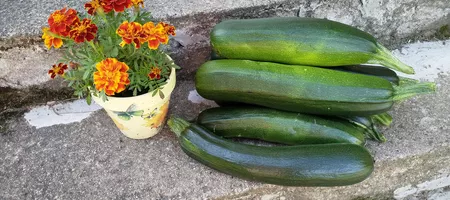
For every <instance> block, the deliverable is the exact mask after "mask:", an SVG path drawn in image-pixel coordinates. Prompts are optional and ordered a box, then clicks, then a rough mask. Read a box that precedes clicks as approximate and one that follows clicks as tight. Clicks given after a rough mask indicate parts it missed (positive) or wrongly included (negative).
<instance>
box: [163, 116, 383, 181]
mask: <svg viewBox="0 0 450 200" xmlns="http://www.w3.org/2000/svg"><path fill="white" fill-rule="evenodd" d="M168 125H169V127H170V128H171V130H172V131H173V132H174V133H175V134H176V135H177V137H178V141H179V143H180V146H181V149H182V150H183V151H184V152H185V153H186V154H187V155H188V156H190V157H192V158H193V159H195V160H197V161H199V162H200V163H202V164H204V165H206V166H208V167H211V168H213V169H215V170H218V171H220V172H223V173H226V174H229V175H232V176H236V177H240V178H243V179H247V180H252V181H259V182H263V183H270V184H277V185H286V186H341V185H350V184H355V183H358V182H361V181H363V180H364V179H366V178H367V177H368V176H369V175H370V174H371V173H372V171H373V168H374V166H373V163H374V161H373V158H372V156H371V155H370V153H369V152H368V151H367V149H365V148H364V147H362V146H360V145H356V144H349V143H336V144H320V145H297V146H257V145H249V144H243V143H238V142H233V141H231V140H226V139H222V138H220V137H219V136H216V135H214V134H213V133H211V132H210V131H208V130H207V129H205V128H203V127H201V126H198V125H196V124H190V123H188V122H187V121H185V120H183V119H180V118H175V117H172V118H170V119H169V120H168Z"/></svg>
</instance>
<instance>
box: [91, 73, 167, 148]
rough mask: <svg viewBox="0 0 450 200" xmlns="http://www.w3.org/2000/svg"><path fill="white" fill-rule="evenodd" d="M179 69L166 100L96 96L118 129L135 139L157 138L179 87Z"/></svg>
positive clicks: (148, 95) (165, 97) (146, 96)
mask: <svg viewBox="0 0 450 200" xmlns="http://www.w3.org/2000/svg"><path fill="white" fill-rule="evenodd" d="M175 79H176V75H175V68H172V72H171V73H170V76H169V79H168V80H167V84H166V85H164V86H163V89H161V91H162V92H163V94H164V98H161V97H160V96H159V95H158V94H156V95H155V96H152V93H153V92H149V93H146V94H142V95H138V96H133V97H108V101H103V100H102V99H100V98H98V97H95V96H92V99H93V100H94V101H95V102H96V103H97V104H99V105H100V106H102V107H103V108H104V109H105V111H106V112H107V113H108V115H109V116H110V117H111V119H112V120H113V121H114V123H115V124H116V125H117V128H119V129H120V131H121V132H122V133H123V134H124V135H125V136H127V137H129V138H132V139H146V138H149V137H152V136H154V135H156V134H157V133H158V132H159V131H160V130H161V129H162V127H163V126H164V122H165V119H166V115H167V111H168V110H169V100H170V95H171V93H172V91H173V89H174V88H175V82H176V80H175Z"/></svg>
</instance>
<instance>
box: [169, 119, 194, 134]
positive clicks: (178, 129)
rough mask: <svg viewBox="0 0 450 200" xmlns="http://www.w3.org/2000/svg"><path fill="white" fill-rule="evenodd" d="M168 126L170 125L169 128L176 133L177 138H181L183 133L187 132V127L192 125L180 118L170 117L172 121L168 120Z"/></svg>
mask: <svg viewBox="0 0 450 200" xmlns="http://www.w3.org/2000/svg"><path fill="white" fill-rule="evenodd" d="M167 125H169V128H170V130H171V131H172V132H174V133H175V134H176V135H177V137H180V136H181V133H182V132H183V131H184V130H186V128H187V127H189V126H190V125H191V124H190V123H189V122H188V121H186V120H184V119H181V118H179V117H174V116H170V119H169V120H167Z"/></svg>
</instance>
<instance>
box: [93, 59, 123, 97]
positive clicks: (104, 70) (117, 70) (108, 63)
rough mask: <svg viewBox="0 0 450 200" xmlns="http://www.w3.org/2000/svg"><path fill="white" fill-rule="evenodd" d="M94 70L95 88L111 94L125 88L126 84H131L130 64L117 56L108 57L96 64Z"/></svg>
mask: <svg viewBox="0 0 450 200" xmlns="http://www.w3.org/2000/svg"><path fill="white" fill-rule="evenodd" d="M95 67H96V68H97V71H96V72H94V84H95V89H97V90H98V91H105V93H106V94H107V95H109V96H112V95H114V93H119V92H122V91H124V90H125V86H126V85H128V84H130V80H129V79H128V73H127V71H128V69H129V67H128V65H127V64H125V63H123V62H120V61H118V60H117V59H115V58H107V59H105V60H103V61H101V62H99V63H97V65H96V66H95Z"/></svg>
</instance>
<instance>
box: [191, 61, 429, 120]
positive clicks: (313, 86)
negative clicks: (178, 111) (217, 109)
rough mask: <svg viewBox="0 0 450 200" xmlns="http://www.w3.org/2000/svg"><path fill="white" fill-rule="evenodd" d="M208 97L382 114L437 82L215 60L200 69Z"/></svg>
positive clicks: (307, 109) (311, 110) (198, 81)
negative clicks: (396, 83) (399, 84)
mask: <svg viewBox="0 0 450 200" xmlns="http://www.w3.org/2000/svg"><path fill="white" fill-rule="evenodd" d="M195 86H196V89H197V92H198V93H199V94H200V95H201V96H202V97H204V98H206V99H210V100H214V101H231V102H241V103H247V104H254V105H260V106H265V107H270V108H275V109H279V110H285V111H291V112H300V113H310V114H319V115H340V116H368V115H375V114H380V113H384V112H386V111H387V110H389V109H390V108H391V106H392V105H393V103H394V100H400V99H404V98H407V97H410V96H414V95H417V94H419V93H429V92H432V91H434V90H435V85H434V84H433V83H414V84H412V85H403V86H402V87H395V88H394V87H393V86H392V84H391V83H390V82H389V81H387V80H385V79H383V78H379V77H375V76H368V75H363V74H357V73H348V72H342V71H336V70H330V69H324V68H318V67H310V66H300V65H283V64H278V63H270V62H256V61H249V60H213V61H208V62H206V63H204V64H203V65H202V66H201V67H200V68H199V69H198V70H197V73H196V80H195Z"/></svg>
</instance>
